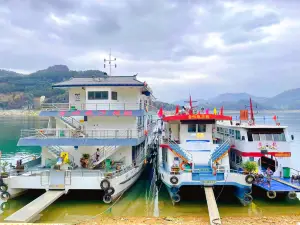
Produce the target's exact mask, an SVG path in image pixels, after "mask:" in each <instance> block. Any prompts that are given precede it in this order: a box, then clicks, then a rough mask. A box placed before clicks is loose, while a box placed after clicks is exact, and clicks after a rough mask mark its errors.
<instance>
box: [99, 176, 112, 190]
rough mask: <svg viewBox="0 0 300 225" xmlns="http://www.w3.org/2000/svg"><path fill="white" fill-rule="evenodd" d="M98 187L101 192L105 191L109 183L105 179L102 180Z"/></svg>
mask: <svg viewBox="0 0 300 225" xmlns="http://www.w3.org/2000/svg"><path fill="white" fill-rule="evenodd" d="M100 187H101V189H102V190H104V191H106V190H107V189H108V188H110V182H109V180H107V179H104V180H102V181H101V183H100Z"/></svg>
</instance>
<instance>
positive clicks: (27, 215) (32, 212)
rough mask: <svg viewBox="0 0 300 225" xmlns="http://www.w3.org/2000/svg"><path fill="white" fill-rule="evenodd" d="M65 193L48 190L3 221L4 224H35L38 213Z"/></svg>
mask: <svg viewBox="0 0 300 225" xmlns="http://www.w3.org/2000/svg"><path fill="white" fill-rule="evenodd" d="M64 193H65V191H64V190H63V191H62V190H59V191H56V190H55V191H54V190H50V191H47V192H46V193H44V194H43V195H41V196H40V197H38V198H36V199H35V200H33V201H32V202H30V203H29V204H27V205H25V206H24V207H23V208H21V209H20V210H18V211H17V212H15V213H14V214H12V215H10V216H9V217H7V218H6V219H5V222H14V223H16V222H17V223H30V222H35V221H36V220H38V219H39V213H40V212H42V211H43V210H44V209H45V208H47V207H48V206H49V205H50V204H51V203H53V202H54V201H55V200H57V199H58V198H59V197H60V196H62V195H63V194H64Z"/></svg>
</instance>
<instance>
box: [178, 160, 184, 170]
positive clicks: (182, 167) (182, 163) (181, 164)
mask: <svg viewBox="0 0 300 225" xmlns="http://www.w3.org/2000/svg"><path fill="white" fill-rule="evenodd" d="M184 165H185V163H184V161H182V162H181V163H180V165H179V167H180V169H181V170H182V171H184Z"/></svg>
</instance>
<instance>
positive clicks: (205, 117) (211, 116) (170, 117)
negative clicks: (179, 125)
mask: <svg viewBox="0 0 300 225" xmlns="http://www.w3.org/2000/svg"><path fill="white" fill-rule="evenodd" d="M181 120H215V121H216V120H232V117H231V116H224V115H215V114H179V115H168V116H165V117H164V118H163V121H165V122H170V121H181Z"/></svg>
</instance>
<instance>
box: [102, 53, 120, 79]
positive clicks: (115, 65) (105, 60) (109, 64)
mask: <svg viewBox="0 0 300 225" xmlns="http://www.w3.org/2000/svg"><path fill="white" fill-rule="evenodd" d="M116 61H117V59H116V58H114V59H112V58H111V49H109V57H108V59H105V58H104V68H105V67H106V64H105V63H107V62H108V66H109V76H111V67H112V66H114V67H115V68H117V64H116V63H114V65H112V62H116Z"/></svg>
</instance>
